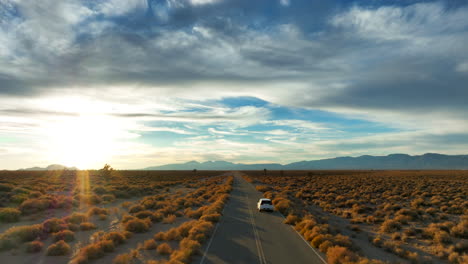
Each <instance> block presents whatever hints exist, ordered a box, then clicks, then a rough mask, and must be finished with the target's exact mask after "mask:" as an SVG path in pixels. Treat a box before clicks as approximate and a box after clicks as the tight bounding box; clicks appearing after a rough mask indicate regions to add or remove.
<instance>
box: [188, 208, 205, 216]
mask: <svg viewBox="0 0 468 264" xmlns="http://www.w3.org/2000/svg"><path fill="white" fill-rule="evenodd" d="M204 209H205V207H200V208H198V209H197V210H192V209H190V208H187V209H186V210H185V215H186V216H187V217H190V218H193V219H198V218H200V217H201V216H202V214H203V210H204Z"/></svg>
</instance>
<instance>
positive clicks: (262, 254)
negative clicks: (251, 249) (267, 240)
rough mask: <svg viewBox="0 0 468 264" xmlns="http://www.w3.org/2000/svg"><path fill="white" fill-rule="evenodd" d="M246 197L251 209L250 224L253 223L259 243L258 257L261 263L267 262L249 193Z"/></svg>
mask: <svg viewBox="0 0 468 264" xmlns="http://www.w3.org/2000/svg"><path fill="white" fill-rule="evenodd" d="M245 199H246V200H247V208H248V209H249V214H250V224H251V225H252V229H253V232H254V237H255V244H256V245H257V251H258V258H259V261H260V264H267V261H266V258H265V253H264V252H263V247H262V242H261V240H260V235H259V234H258V230H257V227H256V226H255V220H254V217H253V213H252V208H250V205H249V196H248V195H247V193H246V194H245Z"/></svg>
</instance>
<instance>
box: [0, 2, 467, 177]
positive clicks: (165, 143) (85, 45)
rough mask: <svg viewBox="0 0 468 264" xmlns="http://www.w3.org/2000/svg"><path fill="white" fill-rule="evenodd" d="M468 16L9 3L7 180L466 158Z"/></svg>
mask: <svg viewBox="0 0 468 264" xmlns="http://www.w3.org/2000/svg"><path fill="white" fill-rule="evenodd" d="M467 43H468V1H456V0H451V1H448V0H447V1H416V0H389V1H378V0H360V1H348V0H341V1H332V0H330V1H312V0H303V1H302V0H256V1H251V0H232V1H231V0H147V1H146V0H102V1H92V0H82V1H78V0H61V1H56V0H41V1H37V0H0V169H18V168H25V167H32V166H47V165H48V164H52V163H59V164H64V165H68V166H78V167H79V168H82V169H86V168H100V167H102V166H103V164H104V163H109V164H111V165H112V166H113V167H115V168H118V169H139V168H145V167H149V166H155V165H161V164H167V163H179V162H188V161H192V160H197V161H208V160H226V161H231V162H239V163H260V162H275V163H282V164H285V163H290V162H294V161H301V160H315V159H321V158H330V157H336V156H359V155H387V154H391V153H407V154H412V155H416V154H423V153H427V152H437V153H444V154H467V150H468V118H467V117H468V45H467Z"/></svg>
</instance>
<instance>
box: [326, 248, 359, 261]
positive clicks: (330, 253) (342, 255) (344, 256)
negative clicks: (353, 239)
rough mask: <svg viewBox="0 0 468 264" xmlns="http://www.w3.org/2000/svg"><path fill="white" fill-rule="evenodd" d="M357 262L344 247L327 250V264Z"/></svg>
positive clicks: (355, 256)
mask: <svg viewBox="0 0 468 264" xmlns="http://www.w3.org/2000/svg"><path fill="white" fill-rule="evenodd" d="M357 261H358V256H357V255H356V254H355V253H353V252H351V251H349V250H348V249H346V248H344V247H340V246H334V247H330V248H328V250H327V262H328V263H329V264H342V263H355V262H357Z"/></svg>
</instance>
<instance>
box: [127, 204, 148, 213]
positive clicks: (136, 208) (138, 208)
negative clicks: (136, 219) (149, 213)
mask: <svg viewBox="0 0 468 264" xmlns="http://www.w3.org/2000/svg"><path fill="white" fill-rule="evenodd" d="M143 210H145V207H143V206H141V205H139V204H136V205H133V206H132V207H130V208H129V209H128V212H129V213H131V214H134V213H138V212H140V211H143Z"/></svg>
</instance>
